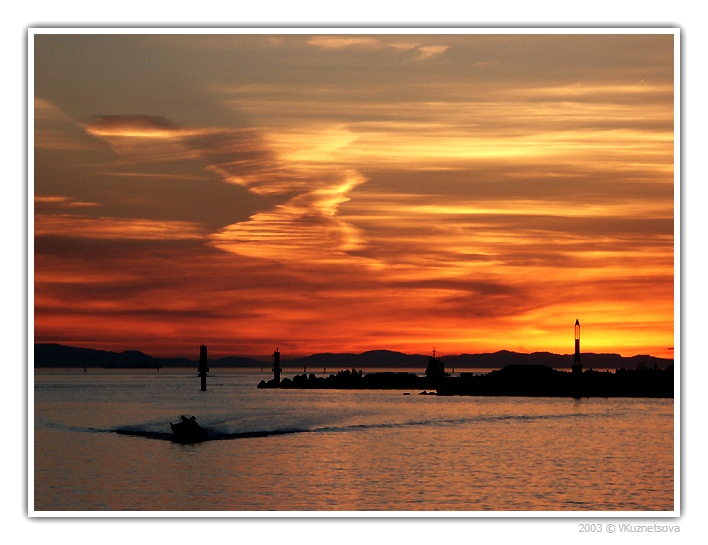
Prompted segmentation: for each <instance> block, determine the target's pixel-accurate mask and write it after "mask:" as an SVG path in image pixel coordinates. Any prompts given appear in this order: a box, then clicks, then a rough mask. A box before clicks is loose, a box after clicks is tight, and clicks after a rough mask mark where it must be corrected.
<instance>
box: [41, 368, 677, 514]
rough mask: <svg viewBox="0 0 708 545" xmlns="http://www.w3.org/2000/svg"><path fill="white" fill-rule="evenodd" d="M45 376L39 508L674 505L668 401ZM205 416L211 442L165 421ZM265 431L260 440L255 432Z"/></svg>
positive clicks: (235, 376)
mask: <svg viewBox="0 0 708 545" xmlns="http://www.w3.org/2000/svg"><path fill="white" fill-rule="evenodd" d="M262 378H269V377H268V375H266V374H261V373H258V372H255V371H254V372H244V371H235V370H216V371H215V372H214V373H212V374H211V376H210V377H209V379H208V391H207V392H201V391H200V390H199V379H198V378H197V377H196V376H195V373H193V372H188V371H183V370H170V369H163V370H162V371H160V372H159V373H156V372H155V371H154V370H153V371H149V370H144V371H142V370H141V371H127V370H89V371H88V372H87V373H84V372H83V370H63V369H62V370H37V371H35V374H34V381H35V382H34V398H35V399H34V507H35V510H37V511H54V510H59V511H92V510H100V511H105V510H149V511H166V510H180V511H182V510H187V511H201V510H206V511H249V510H262V511H272V510H276V511H291V510H296V511H309V510H317V511H322V510H326V511H332V510H337V511H339V510H344V511H360V510H376V511H379V510H383V511H391V510H394V511H400V510H403V511H411V510H426V511H434V510H435V511H438V510H440V511H485V510H492V511H509V510H512V511H517V510H522V511H537V510H541V511H596V510H600V511H633V510H642V511H645V510H648V511H654V510H658V511H670V510H672V509H673V507H674V503H673V502H674V474H673V473H674V472H673V467H674V441H673V437H674V430H673V406H674V403H673V400H670V399H659V400H657V399H599V398H598V399H580V400H575V399H569V398H511V397H437V396H420V395H417V394H418V392H417V391H411V392H410V393H411V395H403V391H331V390H330V391H327V390H282V391H279V390H258V389H257V388H256V384H257V383H258V382H259V381H260V380H261V379H262ZM184 413H186V414H193V415H196V417H197V419H198V421H199V423H200V424H201V425H202V426H204V427H206V428H208V430H209V438H210V439H211V440H208V441H206V442H204V443H199V444H194V445H181V444H177V443H173V442H172V441H170V440H169V438H170V435H169V434H170V427H169V422H170V421H172V422H176V421H177V419H178V416H179V415H180V414H184ZM254 435H255V436H254Z"/></svg>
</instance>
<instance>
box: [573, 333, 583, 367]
mask: <svg viewBox="0 0 708 545" xmlns="http://www.w3.org/2000/svg"><path fill="white" fill-rule="evenodd" d="M582 371H583V366H582V365H580V321H579V320H575V361H574V362H573V373H582Z"/></svg>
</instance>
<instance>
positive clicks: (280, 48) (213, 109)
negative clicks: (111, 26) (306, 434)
mask: <svg viewBox="0 0 708 545" xmlns="http://www.w3.org/2000/svg"><path fill="white" fill-rule="evenodd" d="M674 39H675V36H674V34H672V33H668V34H661V33H658V34H644V35H642V34H617V35H611V34H585V35H583V34H568V35H565V34H554V35H538V34H485V35H474V34H427V35H420V34H396V35H392V34H320V35H313V34H295V35H283V34H262V35H219V34H211V35H197V34H184V35H170V34H162V35H160V34H142V35H134V34H126V35H108V34H97V35H91V34H81V35H61V34H37V35H36V36H35V38H34V57H33V60H34V70H33V75H34V119H35V123H34V164H33V167H34V181H33V183H34V339H35V342H57V343H62V344H68V345H74V346H85V347H91V348H99V349H106V350H115V351H121V350H128V349H136V350H141V351H143V352H146V353H148V354H151V355H153V356H187V357H191V358H193V359H196V358H197V357H198V355H199V345H200V344H206V345H207V346H208V347H209V356H210V357H219V356H223V355H254V356H269V355H270V354H271V353H272V352H273V350H274V349H275V348H276V347H279V349H280V351H281V353H282V354H283V357H284V358H288V357H294V356H300V355H307V354H312V353H317V352H363V351H365V350H372V349H389V350H400V351H403V352H407V353H423V354H428V353H430V352H432V349H433V347H436V348H437V351H438V353H439V354H441V355H447V354H460V353H479V352H491V351H496V350H501V349H507V350H514V351H519V352H534V351H550V352H555V353H561V354H568V353H572V351H573V349H574V344H573V343H574V340H573V339H574V337H573V335H574V327H573V326H574V324H575V320H576V319H579V320H580V324H581V339H582V340H581V348H582V350H583V351H587V352H615V353H620V354H622V355H625V356H631V355H635V354H652V355H654V356H661V357H673V350H672V347H673V346H674V194H675V193H674V189H675V188H674V159H675V158H674ZM31 54H32V53H31V52H30V55H31ZM30 188H32V179H31V178H30ZM31 194H32V189H30V195H31ZM30 236H31V235H30Z"/></svg>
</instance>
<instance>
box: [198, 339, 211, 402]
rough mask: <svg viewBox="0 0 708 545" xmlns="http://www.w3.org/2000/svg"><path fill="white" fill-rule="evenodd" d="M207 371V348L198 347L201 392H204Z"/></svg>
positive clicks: (203, 346)
mask: <svg viewBox="0 0 708 545" xmlns="http://www.w3.org/2000/svg"><path fill="white" fill-rule="evenodd" d="M208 371H209V367H208V360H207V347H206V346H205V345H201V346H200V347H199V376H200V377H201V379H202V392H205V391H206V378H207V372H208Z"/></svg>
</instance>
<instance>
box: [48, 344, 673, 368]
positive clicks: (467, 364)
mask: <svg viewBox="0 0 708 545" xmlns="http://www.w3.org/2000/svg"><path fill="white" fill-rule="evenodd" d="M34 358H35V360H34V365H35V367H84V366H86V367H107V366H118V367H140V366H143V367H144V366H156V365H157V364H159V365H160V366H161V367H194V368H196V367H197V366H198V364H199V362H198V360H196V359H194V360H191V359H188V358H153V357H152V356H149V355H147V354H144V353H142V352H138V351H135V350H129V351H126V352H120V353H116V352H109V351H105V350H94V349H91V348H79V347H73V346H64V345H60V344H35V345H34ZM442 360H443V362H444V364H445V369H446V370H447V371H448V372H449V371H451V370H452V368H453V367H454V368H455V371H459V370H462V369H501V368H503V367H506V366H507V365H546V366H548V367H553V368H555V369H564V368H570V367H571V366H572V365H573V355H571V354H565V355H562V354H551V353H550V352H534V353H531V354H520V353H518V352H510V351H508V350H500V351H499V352H494V353H485V354H460V355H459V356H444V357H443V358H442ZM271 363H272V362H271V361H270V360H269V361H261V360H256V359H254V358H245V357H236V356H229V357H224V358H218V359H216V360H212V359H210V360H209V366H210V367H247V368H256V367H261V366H263V367H266V368H269V367H270V366H271ZM581 363H582V364H583V367H584V368H585V369H621V368H623V367H624V368H627V369H636V368H637V367H639V366H640V363H641V365H642V366H645V367H648V368H653V367H654V366H655V365H656V367H657V368H658V369H665V368H666V367H668V366H669V365H672V364H673V360H671V359H666V358H656V357H653V356H643V355H637V356H632V357H627V358H624V357H622V356H620V355H619V354H592V353H587V354H582V355H581ZM427 364H428V356H422V355H420V354H412V355H411V354H403V353H401V352H395V351H391V350H370V351H368V352H364V353H362V354H331V353H323V354H313V355H311V356H306V357H303V358H293V359H287V358H284V359H282V360H281V366H282V367H286V368H287V367H296V368H301V367H302V368H304V367H307V369H308V372H321V371H322V370H323V369H324V368H327V371H328V372H332V371H337V370H339V369H354V368H356V369H375V368H379V369H380V368H386V367H388V368H402V369H411V370H415V371H420V372H422V371H424V370H425V368H426V366H427Z"/></svg>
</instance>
